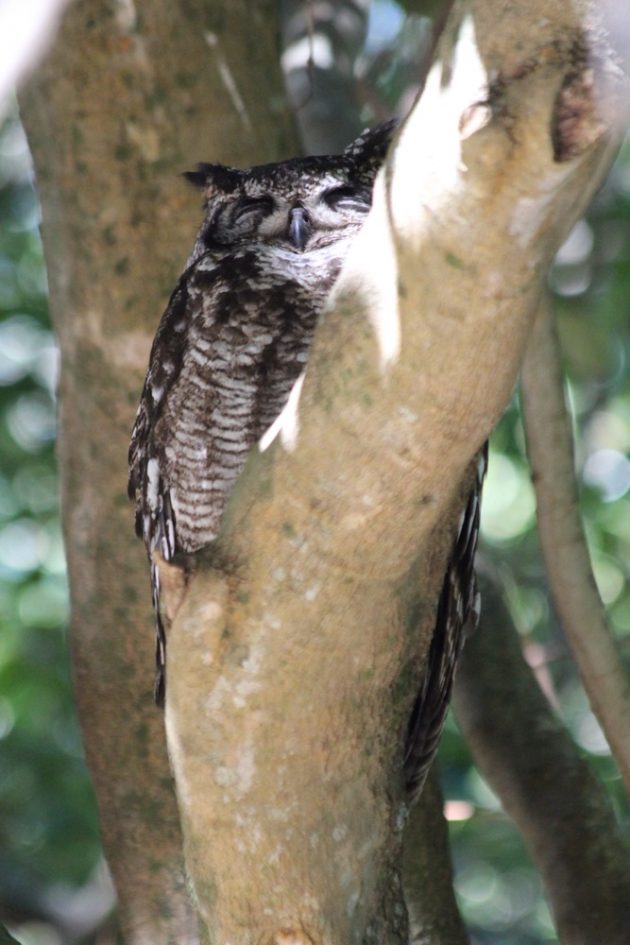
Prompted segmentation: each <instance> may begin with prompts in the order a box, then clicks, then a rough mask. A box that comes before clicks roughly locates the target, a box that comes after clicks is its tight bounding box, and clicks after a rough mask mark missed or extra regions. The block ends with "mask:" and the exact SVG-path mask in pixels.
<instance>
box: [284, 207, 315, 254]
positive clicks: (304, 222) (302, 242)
mask: <svg viewBox="0 0 630 945" xmlns="http://www.w3.org/2000/svg"><path fill="white" fill-rule="evenodd" d="M310 232H311V218H310V217H309V215H308V212H307V211H306V210H305V209H304V207H294V208H293V210H291V211H290V212H289V241H290V242H291V243H293V245H294V246H295V248H296V249H304V247H305V246H306V242H307V240H308V238H309V235H310Z"/></svg>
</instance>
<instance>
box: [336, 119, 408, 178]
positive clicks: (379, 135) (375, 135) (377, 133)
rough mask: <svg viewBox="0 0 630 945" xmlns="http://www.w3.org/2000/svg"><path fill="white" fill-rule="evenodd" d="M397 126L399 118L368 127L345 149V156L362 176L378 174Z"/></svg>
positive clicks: (367, 176)
mask: <svg viewBox="0 0 630 945" xmlns="http://www.w3.org/2000/svg"><path fill="white" fill-rule="evenodd" d="M397 127H398V119H397V118H392V119H390V120H389V121H386V122H384V123H383V124H382V125H377V126H376V128H367V129H366V130H365V131H364V132H363V134H361V135H359V137H358V138H356V140H355V141H353V142H352V143H351V144H349V145H348V147H347V148H346V149H345V151H344V152H343V156H344V157H345V158H347V159H348V160H349V161H350V163H351V164H352V165H353V167H354V168H355V169H356V172H357V173H358V175H359V176H360V177H362V178H369V177H372V178H373V177H375V176H376V172H377V171H378V169H379V168H380V166H381V164H382V163H383V161H384V160H385V155H386V154H387V149H388V148H389V145H390V143H391V140H392V138H393V135H394V131H395V130H396V128H397Z"/></svg>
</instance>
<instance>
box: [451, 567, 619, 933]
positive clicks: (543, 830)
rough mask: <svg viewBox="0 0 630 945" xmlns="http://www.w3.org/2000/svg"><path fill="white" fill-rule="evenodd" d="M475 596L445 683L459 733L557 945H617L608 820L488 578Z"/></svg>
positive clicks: (613, 838) (614, 856) (615, 869)
mask: <svg viewBox="0 0 630 945" xmlns="http://www.w3.org/2000/svg"><path fill="white" fill-rule="evenodd" d="M483 596H484V601H485V604H484V614H483V617H482V626H481V627H480V629H479V632H478V633H477V634H475V636H474V637H473V639H471V640H470V641H469V643H468V644H467V646H466V648H465V650H464V654H463V656H462V660H461V663H460V668H459V672H458V675H457V680H456V684H455V694H454V706H455V710H456V713H457V719H458V722H459V725H460V728H461V730H462V732H463V733H464V735H465V737H466V740H467V742H468V744H469V745H470V748H471V750H472V752H473V755H474V758H475V761H476V762H477V764H478V766H479V769H480V771H481V773H482V774H483V775H484V777H486V778H487V780H488V783H489V784H490V786H491V787H492V789H493V790H494V791H496V793H497V794H498V795H499V797H500V799H501V801H502V803H503V806H504V807H505V810H506V811H507V813H508V814H509V815H510V816H511V817H513V818H514V820H515V822H516V825H517V827H518V829H519V830H520V831H521V833H522V834H523V837H524V839H525V842H526V843H527V845H528V847H529V849H530V850H531V853H532V856H533V857H534V860H535V862H536V864H537V866H538V868H539V869H540V871H541V874H542V877H543V881H544V884H545V890H546V893H547V896H548V898H549V902H550V904H551V908H552V910H553V914H554V918H555V921H556V927H557V931H558V936H559V938H560V941H561V942H562V945H593V943H594V942H606V945H624V943H626V942H627V941H628V929H629V928H630V908H629V906H628V889H630V857H629V855H628V850H627V849H626V848H625V847H624V845H623V844H622V842H621V840H620V838H619V835H618V832H617V827H616V823H615V817H614V814H613V812H612V810H611V808H610V805H609V803H608V800H607V799H606V797H605V795H604V792H603V790H602V788H601V786H600V785H599V784H598V782H597V780H596V778H595V777H594V775H593V773H592V772H591V770H590V768H589V767H588V765H587V764H586V762H585V761H584V760H583V759H582V758H580V757H579V755H578V753H577V751H576V748H575V745H574V744H573V742H572V741H571V739H570V738H569V736H568V735H567V733H566V731H565V729H564V727H563V725H562V723H561V722H560V721H559V720H558V719H557V718H556V716H555V715H554V714H553V712H552V710H551V709H550V707H549V704H548V702H547V701H546V699H545V698H544V696H543V694H542V692H541V691H540V689H539V687H538V684H537V683H536V681H535V679H534V677H533V675H532V673H531V671H530V669H529V667H528V666H527V665H526V663H525V661H524V659H523V656H522V653H521V649H520V644H519V641H518V637H517V634H516V632H515V630H514V628H513V626H512V621H511V618H510V615H509V613H508V612H507V609H506V607H505V605H504V603H503V601H502V599H501V595H500V593H499V592H498V590H497V587H496V585H495V584H494V583H492V582H491V581H490V580H487V579H486V580H485V581H484V583H483ZM508 705H509V707H510V711H509V713H506V711H505V707H506V706H508Z"/></svg>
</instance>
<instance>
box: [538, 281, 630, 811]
mask: <svg viewBox="0 0 630 945" xmlns="http://www.w3.org/2000/svg"><path fill="white" fill-rule="evenodd" d="M522 390H523V420H524V423H525V432H526V434H527V452H528V455H529V460H530V463H531V468H532V479H533V482H534V486H535V489H536V501H537V516H538V533H539V535H540V543H541V546H542V551H543V556H544V559H545V567H546V570H547V575H548V577H549V587H550V590H551V594H552V597H553V601H554V606H555V608H556V611H557V613H558V617H559V618H560V622H561V623H562V627H563V629H564V632H565V634H566V636H567V639H568V641H569V644H570V646H571V650H572V651H573V654H574V657H575V661H576V663H577V667H578V669H579V672H580V676H581V678H582V682H583V683H584V688H585V689H586V692H587V694H588V698H589V701H590V703H591V706H592V707H593V711H594V713H595V715H596V716H597V718H598V720H599V722H600V724H601V726H602V728H603V730H604V732H605V734H606V737H607V739H608V743H609V744H610V747H611V750H612V752H613V754H614V756H615V758H616V759H617V763H618V764H619V770H620V771H621V775H622V777H623V780H624V783H625V786H626V790H627V791H628V794H629V795H630V680H629V679H628V676H627V674H626V672H625V670H624V667H623V663H622V662H621V656H620V653H619V649H618V647H617V644H616V642H615V639H614V637H613V636H612V634H611V632H610V629H609V628H608V626H607V625H606V616H605V612H604V607H603V604H602V602H601V599H600V597H599V593H598V591H597V587H596V584H595V579H594V577H593V571H592V569H591V562H590V558H589V554H588V548H587V546H586V539H585V537H584V532H583V530H582V522H581V519H580V513H579V502H578V490H577V484H576V481H575V473H574V460H573V435H572V431H571V420H570V418H569V414H568V412H567V407H566V403H565V399H564V378H563V374H562V366H561V359H560V347H559V344H558V338H557V335H556V331H555V326H554V323H553V315H552V312H551V302H550V300H549V298H546V299H545V301H544V302H543V304H542V305H541V310H540V313H539V315H538V318H537V319H536V323H535V325H534V330H533V332H532V336H531V339H530V342H529V346H528V349H527V356H526V358H525V362H524V364H523V379H522Z"/></svg>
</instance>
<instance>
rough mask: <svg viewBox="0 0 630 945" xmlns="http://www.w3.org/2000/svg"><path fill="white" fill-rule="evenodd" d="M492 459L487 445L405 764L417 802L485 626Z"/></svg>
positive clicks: (451, 567) (449, 574)
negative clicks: (485, 498)
mask: <svg viewBox="0 0 630 945" xmlns="http://www.w3.org/2000/svg"><path fill="white" fill-rule="evenodd" d="M487 458H488V444H487V443H486V444H485V445H484V447H483V449H482V450H481V452H480V453H479V454H478V456H477V458H476V464H477V470H476V473H477V475H476V482H475V484H474V486H473V488H472V490H471V493H470V495H469V497H468V501H467V503H466V506H465V508H464V510H463V512H462V515H461V519H460V526H459V532H458V535H457V539H456V541H455V545H454V547H453V551H452V554H451V558H450V561H449V564H448V568H447V570H446V574H445V575H444V583H443V584H442V591H441V594H440V599H439V602H438V609H437V617H436V621H435V630H434V631H433V637H432V638H431V645H430V647H429V653H428V656H427V665H426V669H425V675H424V680H423V683H422V688H421V690H420V692H419V694H418V697H417V699H416V702H415V705H414V708H413V712H412V714H411V719H410V720H409V729H408V732H407V744H406V751H405V762H404V764H405V781H406V785H407V789H408V791H409V794H410V796H411V798H412V799H415V798H417V797H418V796H419V794H420V792H421V791H422V787H423V785H424V782H425V779H426V776H427V774H428V771H429V768H430V767H431V764H432V762H433V759H434V757H435V754H436V752H437V748H438V744H439V741H440V736H441V734H442V729H443V727H444V722H445V720H446V714H447V712H448V706H449V702H450V699H451V692H452V689H453V680H454V678H455V671H456V669H457V664H458V661H459V657H460V654H461V651H462V648H463V646H464V643H465V641H466V637H467V636H468V635H469V634H470V633H471V632H473V631H474V630H475V629H476V627H477V623H478V621H479V593H478V590H477V581H476V578H475V552H476V550H477V538H478V535H479V511H480V501H481V488H482V484H483V479H484V476H485V473H486V465H487Z"/></svg>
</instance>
